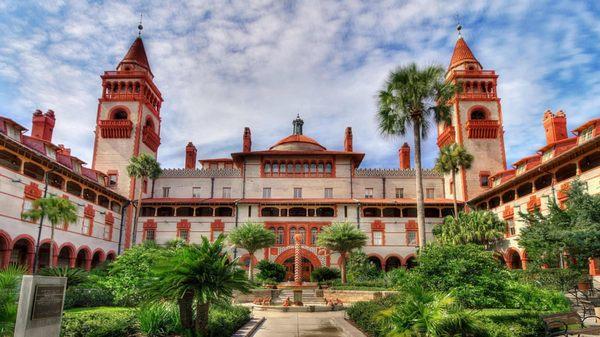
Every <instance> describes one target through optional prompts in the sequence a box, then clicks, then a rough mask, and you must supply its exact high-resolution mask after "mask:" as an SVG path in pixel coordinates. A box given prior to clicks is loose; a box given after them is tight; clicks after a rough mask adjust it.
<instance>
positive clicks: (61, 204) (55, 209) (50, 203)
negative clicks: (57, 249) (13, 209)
mask: <svg viewBox="0 0 600 337" xmlns="http://www.w3.org/2000/svg"><path fill="white" fill-rule="evenodd" d="M32 206H33V207H32V208H31V209H30V210H28V211H26V212H24V213H23V218H24V219H30V220H32V221H38V220H40V219H41V218H44V217H45V218H46V219H48V221H49V222H50V249H49V254H48V255H49V261H48V266H49V267H52V262H53V261H54V250H53V249H52V246H53V244H54V227H55V226H56V225H58V224H59V223H70V222H75V221H77V207H75V205H73V204H72V203H71V202H70V201H69V199H64V198H59V197H55V196H49V197H45V198H39V199H37V200H35V201H34V202H33V204H32Z"/></svg>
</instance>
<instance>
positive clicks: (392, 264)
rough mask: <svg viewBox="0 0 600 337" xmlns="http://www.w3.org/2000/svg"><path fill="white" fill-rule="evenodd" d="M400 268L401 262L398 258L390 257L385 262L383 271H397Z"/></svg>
mask: <svg viewBox="0 0 600 337" xmlns="http://www.w3.org/2000/svg"><path fill="white" fill-rule="evenodd" d="M401 266H402V261H401V260H400V258H399V257H396V256H390V257H388V258H387V259H386V260H385V271H390V270H392V269H398V268H400V267H401Z"/></svg>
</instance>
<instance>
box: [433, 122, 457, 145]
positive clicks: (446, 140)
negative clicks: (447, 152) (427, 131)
mask: <svg viewBox="0 0 600 337" xmlns="http://www.w3.org/2000/svg"><path fill="white" fill-rule="evenodd" d="M454 140H455V131H454V126H452V125H448V126H446V128H445V129H444V131H443V132H442V133H441V134H440V135H439V136H438V139H437V145H438V147H443V146H446V145H450V144H452V143H453V142H454Z"/></svg>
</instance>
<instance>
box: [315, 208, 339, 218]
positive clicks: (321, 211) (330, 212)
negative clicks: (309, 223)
mask: <svg viewBox="0 0 600 337" xmlns="http://www.w3.org/2000/svg"><path fill="white" fill-rule="evenodd" d="M334 214H335V211H334V209H333V208H331V207H319V208H317V216H322V217H330V216H334Z"/></svg>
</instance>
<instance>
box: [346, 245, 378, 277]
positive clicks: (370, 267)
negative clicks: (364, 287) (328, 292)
mask: <svg viewBox="0 0 600 337" xmlns="http://www.w3.org/2000/svg"><path fill="white" fill-rule="evenodd" d="M347 268H348V282H350V283H355V282H364V281H371V280H376V279H381V277H382V272H381V271H380V270H379V269H377V267H376V266H375V265H374V264H373V263H371V262H370V261H369V258H368V257H367V254H365V253H364V252H362V251H356V252H352V253H351V254H350V256H349V257H348V262H347Z"/></svg>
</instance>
